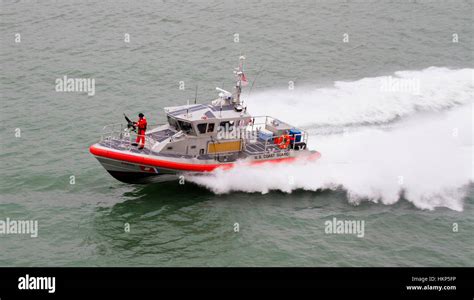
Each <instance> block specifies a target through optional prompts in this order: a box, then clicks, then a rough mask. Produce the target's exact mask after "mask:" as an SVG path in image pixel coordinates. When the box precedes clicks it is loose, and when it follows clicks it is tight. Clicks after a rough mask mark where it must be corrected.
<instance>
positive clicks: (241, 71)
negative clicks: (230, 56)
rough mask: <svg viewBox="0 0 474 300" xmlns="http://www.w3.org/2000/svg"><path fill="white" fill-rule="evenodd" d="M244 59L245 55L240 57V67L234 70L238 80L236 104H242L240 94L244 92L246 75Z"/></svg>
mask: <svg viewBox="0 0 474 300" xmlns="http://www.w3.org/2000/svg"><path fill="white" fill-rule="evenodd" d="M244 60H245V56H240V57H239V67H238V68H237V69H236V71H234V74H235V77H236V79H237V82H236V84H235V99H236V104H237V105H241V104H242V103H241V101H240V94H241V93H242V76H244Z"/></svg>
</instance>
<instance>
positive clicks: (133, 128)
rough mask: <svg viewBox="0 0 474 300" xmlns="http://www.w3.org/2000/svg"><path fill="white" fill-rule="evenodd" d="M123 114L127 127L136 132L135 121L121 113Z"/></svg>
mask: <svg viewBox="0 0 474 300" xmlns="http://www.w3.org/2000/svg"><path fill="white" fill-rule="evenodd" d="M123 116H124V117H125V120H126V121H127V129H129V130H130V131H133V132H137V126H135V123H134V122H132V120H130V119H129V118H128V117H127V115H126V114H123Z"/></svg>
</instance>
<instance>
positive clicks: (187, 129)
mask: <svg viewBox="0 0 474 300" xmlns="http://www.w3.org/2000/svg"><path fill="white" fill-rule="evenodd" d="M178 126H179V128H180V129H181V130H182V131H183V132H184V133H186V134H190V135H196V134H195V133H194V130H193V126H192V125H191V123H189V122H185V121H181V120H180V121H178Z"/></svg>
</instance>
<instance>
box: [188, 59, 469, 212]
mask: <svg viewBox="0 0 474 300" xmlns="http://www.w3.org/2000/svg"><path fill="white" fill-rule="evenodd" d="M473 72H474V70H473V69H462V70H450V69H446V68H434V67H432V68H428V69H425V70H422V71H403V72H397V73H396V74H395V76H394V78H409V77H411V78H418V79H419V80H418V82H419V90H418V92H419V93H410V92H407V91H401V92H397V91H393V90H389V91H387V90H383V89H381V84H383V81H384V80H386V81H387V80H393V79H387V77H377V78H364V79H361V80H358V81H354V82H336V83H335V85H334V87H331V88H318V89H310V88H298V89H295V90H294V91H291V93H290V92H283V91H280V92H279V91H270V92H265V93H261V94H257V95H255V96H253V97H252V98H251V99H248V101H247V104H248V107H249V110H251V112H252V113H253V114H260V113H261V114H268V113H270V114H273V115H275V116H276V117H281V118H285V119H290V122H293V123H295V124H296V125H300V126H303V127H305V128H307V129H310V132H312V133H313V135H312V136H311V137H310V139H309V141H310V143H309V148H311V149H316V150H318V151H320V152H321V153H322V157H321V158H320V159H319V160H318V161H316V162H311V163H304V162H300V163H298V162H297V163H294V164H269V165H266V164H264V165H261V166H258V167H255V166H254V167H251V168H249V167H246V166H243V165H238V166H236V167H235V168H233V169H230V170H226V171H224V170H216V171H214V172H213V173H212V175H211V176H201V177H198V176H197V177H191V178H190V179H189V180H191V181H192V182H194V183H197V184H199V185H202V186H205V187H207V188H209V189H210V190H212V191H213V192H215V193H218V194H220V193H229V192H233V191H241V192H250V193H253V192H258V193H267V192H269V191H272V190H279V191H283V192H287V193H291V192H292V191H294V190H298V189H303V190H308V191H317V190H327V189H330V190H335V189H339V188H343V189H345V190H346V191H347V194H348V199H349V201H350V202H351V203H354V204H358V203H360V202H361V201H366V200H368V201H373V202H380V203H383V204H393V203H395V202H397V201H399V200H400V199H401V198H404V199H407V200H408V201H410V202H412V203H413V204H414V205H415V206H416V207H418V208H420V209H430V210H431V209H435V208H436V207H446V208H449V209H452V210H456V211H462V210H463V199H464V197H465V196H466V193H467V190H468V187H469V185H470V184H472V182H474V176H473V167H474V165H473V157H472V155H473V154H472V153H473V150H474V149H473V127H472V126H473V125H472V124H473V120H472V115H473V106H472V102H473V97H472V95H473V92H474V85H473V82H472V76H473ZM384 78H385V79H384ZM415 82H416V81H415ZM269 110H270V111H269ZM292 118H293V119H292ZM367 125H370V126H367ZM321 126H322V127H324V128H325V131H324V132H322V131H319V132H318V130H311V129H315V128H316V129H317V128H321ZM331 128H339V129H340V128H343V130H342V131H340V130H333V131H331V130H330V129H331ZM328 129H329V130H328Z"/></svg>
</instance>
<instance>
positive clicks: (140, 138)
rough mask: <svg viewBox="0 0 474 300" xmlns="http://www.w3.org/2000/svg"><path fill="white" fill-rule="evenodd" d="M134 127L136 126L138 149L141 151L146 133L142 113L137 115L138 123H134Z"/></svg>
mask: <svg viewBox="0 0 474 300" xmlns="http://www.w3.org/2000/svg"><path fill="white" fill-rule="evenodd" d="M134 125H135V126H137V128H138V130H137V140H136V143H137V144H138V149H143V148H144V147H145V132H146V125H147V123H146V118H145V115H144V114H142V113H139V114H138V121H137V122H134Z"/></svg>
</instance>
